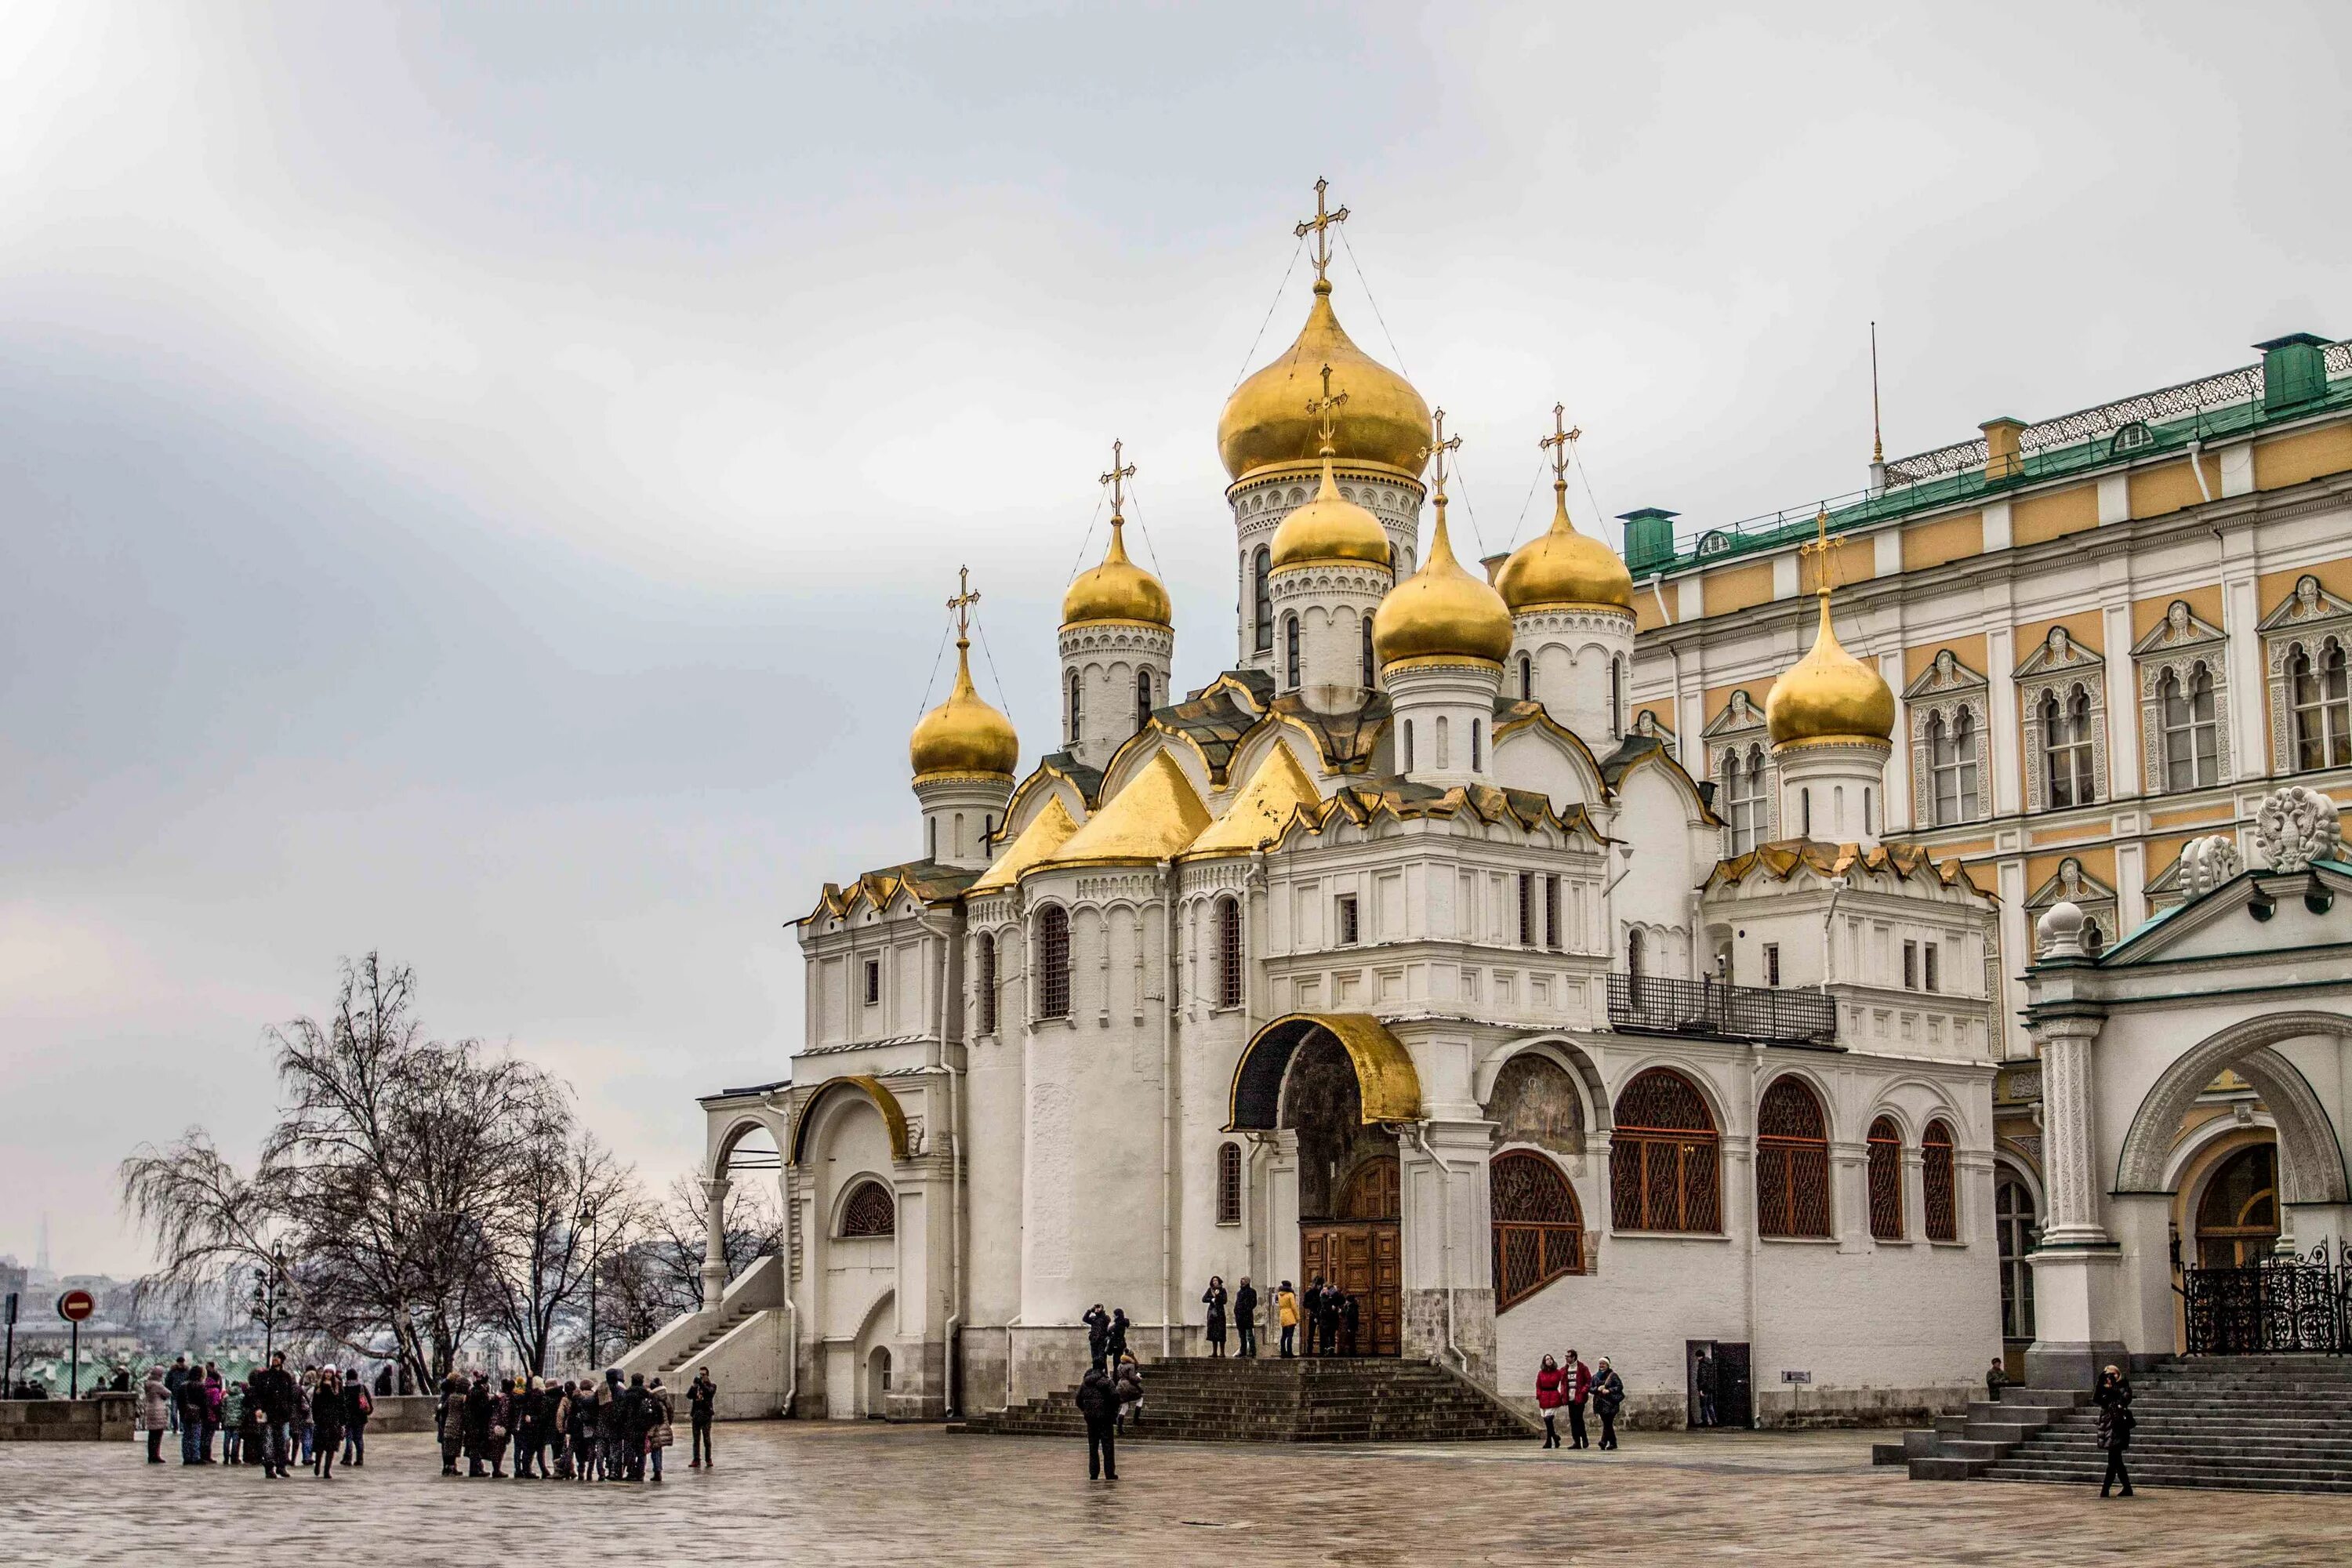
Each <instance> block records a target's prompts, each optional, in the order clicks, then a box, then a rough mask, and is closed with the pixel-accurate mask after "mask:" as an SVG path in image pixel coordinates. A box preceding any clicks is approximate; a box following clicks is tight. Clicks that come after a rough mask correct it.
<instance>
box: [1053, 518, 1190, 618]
mask: <svg viewBox="0 0 2352 1568" xmlns="http://www.w3.org/2000/svg"><path fill="white" fill-rule="evenodd" d="M1126 524H1127V519H1125V518H1123V517H1121V516H1119V515H1118V513H1117V512H1113V513H1112V514H1111V520H1110V548H1109V549H1108V550H1106V551H1104V552H1103V558H1102V564H1101V565H1099V566H1097V567H1094V568H1092V569H1091V570H1089V571H1086V572H1081V573H1079V574H1078V577H1077V581H1076V582H1074V583H1072V584H1070V587H1069V591H1068V592H1067V593H1066V594H1064V595H1062V624H1063V625H1064V626H1076V625H1078V624H1079V623H1080V622H1083V621H1139V622H1141V623H1143V624H1144V625H1146V626H1167V625H1168V624H1169V616H1168V590H1167V589H1165V588H1163V587H1161V586H1160V579H1159V578H1157V577H1154V576H1153V575H1152V574H1150V573H1149V572H1146V571H1145V570H1144V569H1143V568H1142V567H1140V566H1138V565H1137V564H1136V563H1134V562H1132V561H1129V559H1128V558H1127V539H1126V535H1125V528H1126Z"/></svg>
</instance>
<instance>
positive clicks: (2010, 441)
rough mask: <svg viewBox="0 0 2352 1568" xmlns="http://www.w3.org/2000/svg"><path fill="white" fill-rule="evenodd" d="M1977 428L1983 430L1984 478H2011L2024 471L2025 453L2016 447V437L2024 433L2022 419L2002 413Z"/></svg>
mask: <svg viewBox="0 0 2352 1568" xmlns="http://www.w3.org/2000/svg"><path fill="white" fill-rule="evenodd" d="M1978 428H1979V429H1981V430H1982V431H1983V432H1984V438H1985V469H1984V471H1985V478H1986V479H2015V478H2017V476H2018V475H2020V474H2021V473H2023V472H2024V471H2025V455H2024V453H2023V452H2022V451H2021V450H2020V449H2019V447H2018V437H2021V436H2022V435H2024V434H2025V421H2024V420H2022V419H2011V417H2010V416H2008V415H2006V414H2004V415H2002V416H2000V418H1998V419H1988V420H1986V421H1985V422H1984V423H1983V424H1982V425H1981V426H1978Z"/></svg>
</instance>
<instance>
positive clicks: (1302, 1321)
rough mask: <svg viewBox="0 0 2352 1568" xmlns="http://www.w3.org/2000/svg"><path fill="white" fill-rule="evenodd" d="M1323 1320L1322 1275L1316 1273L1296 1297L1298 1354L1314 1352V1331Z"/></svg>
mask: <svg viewBox="0 0 2352 1568" xmlns="http://www.w3.org/2000/svg"><path fill="white" fill-rule="evenodd" d="M1322 1322H1323V1276H1321V1275H1320V1274H1318V1275H1317V1276H1315V1278H1314V1279H1309V1280H1308V1281H1307V1289H1306V1291H1305V1292H1304V1293H1303V1294H1302V1295H1300V1297H1299V1298H1298V1338H1299V1341H1300V1345H1301V1348H1300V1350H1299V1352H1298V1353H1299V1354H1300V1355H1313V1354H1314V1353H1315V1334H1316V1331H1317V1330H1318V1328H1320V1327H1321V1326H1322Z"/></svg>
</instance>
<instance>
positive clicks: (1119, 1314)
mask: <svg viewBox="0 0 2352 1568" xmlns="http://www.w3.org/2000/svg"><path fill="white" fill-rule="evenodd" d="M1128 1328H1129V1323H1128V1321H1127V1309H1126V1308H1124V1307H1113V1308H1112V1309H1111V1310H1110V1341H1109V1342H1108V1344H1107V1345H1105V1346H1104V1349H1105V1350H1107V1351H1108V1352H1109V1354H1110V1364H1111V1365H1113V1366H1117V1365H1118V1358H1119V1357H1121V1356H1123V1355H1125V1354H1126V1353H1127V1331H1128Z"/></svg>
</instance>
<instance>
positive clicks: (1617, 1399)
mask: <svg viewBox="0 0 2352 1568" xmlns="http://www.w3.org/2000/svg"><path fill="white" fill-rule="evenodd" d="M1624 1403H1625V1380H1624V1379H1623V1378H1622V1377H1619V1376H1618V1375H1617V1369H1616V1368H1615V1367H1613V1366H1611V1365H1610V1364H1609V1358H1608V1357H1607V1356H1602V1357H1601V1371H1600V1373H1598V1374H1597V1375H1596V1376H1595V1377H1594V1378H1593V1380H1592V1411H1593V1414H1594V1415H1598V1416H1600V1417H1601V1447H1604V1448H1614V1447H1616V1446H1617V1412H1618V1409H1619V1408H1620V1407H1621V1406H1622V1405H1624Z"/></svg>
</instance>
